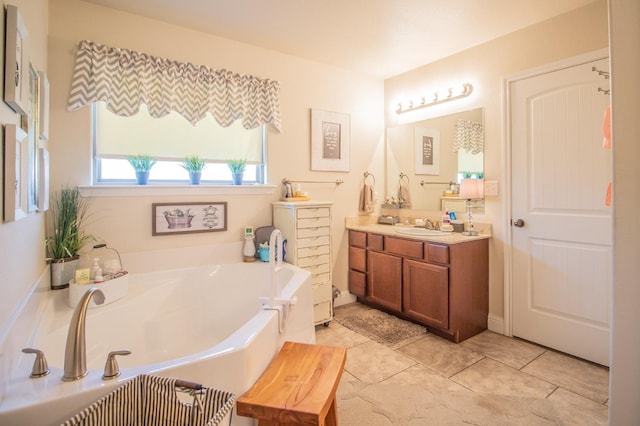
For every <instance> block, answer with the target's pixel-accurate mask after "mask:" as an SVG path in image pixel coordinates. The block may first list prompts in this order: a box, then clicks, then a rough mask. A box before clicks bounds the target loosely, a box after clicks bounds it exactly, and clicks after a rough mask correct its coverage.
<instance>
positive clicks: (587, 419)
mask: <svg viewBox="0 0 640 426" xmlns="http://www.w3.org/2000/svg"><path fill="white" fill-rule="evenodd" d="M362 309H371V308H369V307H367V306H364V305H361V304H359V303H353V304H350V305H344V306H339V307H337V308H336V309H335V316H336V317H337V318H340V316H344V315H347V314H351V313H353V312H354V311H356V310H362ZM316 337H317V343H318V344H323V345H331V346H343V347H346V348H347V363H346V366H345V371H344V373H343V375H342V380H341V382H340V386H339V388H338V413H339V420H340V424H341V425H344V426H351V425H362V426H364V425H366V426H377V425H460V424H472V425H580V426H585V425H606V424H607V410H608V407H607V402H608V392H609V390H608V389H609V370H608V369H607V368H604V367H602V366H598V365H595V364H592V363H589V362H586V361H582V360H579V359H576V358H573V357H571V356H567V355H564V354H561V353H558V352H555V351H552V350H548V349H546V348H543V347H540V346H537V345H534V344H531V343H528V342H525V341H523V340H519V339H513V338H508V337H505V336H502V335H499V334H496V333H493V332H490V331H485V332H484V333H481V334H479V335H477V336H474V337H472V338H470V339H467V340H465V341H464V342H462V343H460V344H454V343H451V342H449V341H447V340H444V339H442V338H440V337H437V336H434V335H432V334H429V333H427V334H424V335H420V336H418V337H413V338H410V339H407V340H405V341H402V342H400V343H398V344H396V345H394V346H393V347H389V346H385V345H382V344H380V343H377V342H375V341H372V340H370V339H369V338H367V337H364V336H362V335H361V334H358V333H356V332H353V331H351V330H349V329H347V328H345V327H343V326H342V325H340V324H339V323H338V322H337V321H333V322H332V323H331V324H330V326H329V327H323V326H319V327H317V328H316Z"/></svg>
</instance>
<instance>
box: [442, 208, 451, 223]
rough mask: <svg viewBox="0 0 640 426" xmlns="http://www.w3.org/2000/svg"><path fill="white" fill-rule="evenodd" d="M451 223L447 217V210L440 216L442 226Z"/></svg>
mask: <svg viewBox="0 0 640 426" xmlns="http://www.w3.org/2000/svg"><path fill="white" fill-rule="evenodd" d="M450 223H451V217H450V216H449V211H448V210H447V211H446V212H444V214H443V215H442V224H443V225H444V224H447V225H448V224H450Z"/></svg>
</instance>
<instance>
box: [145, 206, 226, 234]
mask: <svg viewBox="0 0 640 426" xmlns="http://www.w3.org/2000/svg"><path fill="white" fill-rule="evenodd" d="M151 214H152V223H153V227H152V235H154V236H155V235H171V234H189V233H192V232H216V231H226V230H227V202H226V201H212V202H196V203H153V205H152V209H151Z"/></svg>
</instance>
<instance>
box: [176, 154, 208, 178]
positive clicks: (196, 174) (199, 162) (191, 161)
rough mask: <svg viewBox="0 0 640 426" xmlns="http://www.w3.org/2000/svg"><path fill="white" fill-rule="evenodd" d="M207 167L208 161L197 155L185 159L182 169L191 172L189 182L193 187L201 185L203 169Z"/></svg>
mask: <svg viewBox="0 0 640 426" xmlns="http://www.w3.org/2000/svg"><path fill="white" fill-rule="evenodd" d="M206 166H207V160H205V159H204V158H200V157H198V156H197V155H192V156H189V157H185V159H184V160H182V167H183V168H184V169H185V170H186V171H187V172H189V180H190V181H191V184H192V185H198V184H199V183H200V177H201V176H202V169H204V168H205V167H206Z"/></svg>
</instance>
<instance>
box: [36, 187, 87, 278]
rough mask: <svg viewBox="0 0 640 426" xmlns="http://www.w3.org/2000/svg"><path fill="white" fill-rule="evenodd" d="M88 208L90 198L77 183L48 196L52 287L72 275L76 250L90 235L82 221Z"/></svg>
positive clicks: (74, 268) (48, 245)
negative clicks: (81, 193) (85, 195)
mask: <svg viewBox="0 0 640 426" xmlns="http://www.w3.org/2000/svg"><path fill="white" fill-rule="evenodd" d="M88 211H89V199H88V198H83V197H81V196H80V191H79V190H78V188H77V187H75V188H71V187H68V186H63V187H62V188H61V189H60V191H58V192H55V193H54V194H53V196H52V197H51V204H50V208H49V218H50V219H51V222H50V229H51V230H52V234H51V235H49V236H48V237H47V238H46V240H45V246H46V249H47V255H48V256H49V257H48V259H47V260H48V261H49V263H50V264H51V288H52V289H54V290H56V289H60V288H66V287H68V285H69V280H71V279H72V278H74V274H75V271H76V264H77V262H78V257H79V256H78V252H79V251H80V249H81V248H82V247H83V246H84V245H85V244H86V243H87V242H88V241H90V240H93V239H94V238H93V236H91V235H89V234H85V233H84V231H83V230H82V225H83V222H84V220H85V219H86V217H87V213H88Z"/></svg>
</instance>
